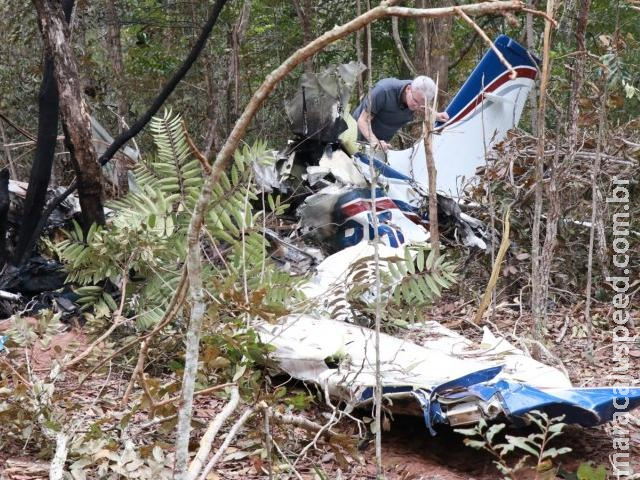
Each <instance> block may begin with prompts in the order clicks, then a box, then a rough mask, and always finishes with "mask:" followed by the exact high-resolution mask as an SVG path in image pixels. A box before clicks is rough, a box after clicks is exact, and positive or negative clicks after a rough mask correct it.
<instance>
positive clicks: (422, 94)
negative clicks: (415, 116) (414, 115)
mask: <svg viewBox="0 0 640 480" xmlns="http://www.w3.org/2000/svg"><path fill="white" fill-rule="evenodd" d="M435 94H436V84H435V82H434V81H433V80H431V79H430V78H429V77H425V76H424V75H420V76H419V77H416V78H414V79H413V81H412V82H411V83H410V84H409V85H407V88H406V89H405V103H406V104H407V107H409V110H411V111H412V112H415V111H416V110H419V109H423V108H424V106H425V102H426V104H427V105H430V104H431V102H432V101H433V97H434V96H435Z"/></svg>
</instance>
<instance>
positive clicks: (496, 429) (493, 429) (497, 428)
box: [485, 423, 505, 443]
mask: <svg viewBox="0 0 640 480" xmlns="http://www.w3.org/2000/svg"><path fill="white" fill-rule="evenodd" d="M504 428H505V424H504V423H497V424H495V425H491V426H490V427H489V428H488V429H487V433H486V434H485V436H486V437H487V441H488V442H489V443H493V437H494V436H495V435H496V434H497V433H500V432H501V431H502V430H504Z"/></svg>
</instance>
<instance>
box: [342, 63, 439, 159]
mask: <svg viewBox="0 0 640 480" xmlns="http://www.w3.org/2000/svg"><path fill="white" fill-rule="evenodd" d="M435 92H436V85H435V83H434V82H433V80H431V79H430V78H429V77H425V76H419V77H416V78H415V79H413V80H398V79H397V78H384V79H382V80H380V81H379V82H377V83H376V84H375V85H374V87H373V89H372V90H371V95H370V98H371V108H369V96H367V97H365V98H364V99H363V100H362V102H361V103H360V105H358V108H356V109H355V110H354V111H353V114H352V115H353V117H354V118H355V119H356V121H357V123H358V140H363V141H368V142H370V143H371V144H372V145H374V146H379V147H381V148H382V149H383V150H385V151H386V150H387V149H388V148H389V143H388V142H390V141H391V138H392V137H393V136H394V135H395V133H396V132H397V131H398V130H400V129H401V128H402V127H404V126H405V125H406V124H407V123H409V122H410V121H411V120H413V113H414V112H415V111H417V110H420V109H424V108H425V105H426V106H427V107H428V106H430V105H431V103H432V102H433V97H434V95H435ZM436 119H437V120H438V121H441V122H445V121H447V120H448V119H449V116H448V115H447V113H446V112H439V113H437V114H436Z"/></svg>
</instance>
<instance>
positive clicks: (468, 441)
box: [464, 438, 487, 450]
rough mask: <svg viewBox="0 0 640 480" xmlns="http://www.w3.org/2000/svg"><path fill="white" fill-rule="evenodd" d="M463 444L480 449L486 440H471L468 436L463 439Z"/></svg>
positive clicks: (485, 444) (485, 443) (484, 445)
mask: <svg viewBox="0 0 640 480" xmlns="http://www.w3.org/2000/svg"><path fill="white" fill-rule="evenodd" d="M464 444H465V445H466V446H467V447H471V448H475V449H478V450H480V449H482V448H484V447H486V446H487V442H485V441H484V440H472V439H470V438H465V439H464Z"/></svg>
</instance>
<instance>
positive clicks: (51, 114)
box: [12, 0, 74, 265]
mask: <svg viewBox="0 0 640 480" xmlns="http://www.w3.org/2000/svg"><path fill="white" fill-rule="evenodd" d="M73 3H74V0H65V2H64V3H63V5H62V8H63V10H64V16H65V20H66V21H67V22H69V19H70V18H71V11H72V10H73ZM53 63H54V62H53V58H52V57H51V55H50V54H49V53H45V56H44V68H43V69H42V72H43V73H42V82H41V83H40V94H39V95H38V138H37V140H36V151H35V155H34V157H33V164H32V165H31V173H30V175H29V187H28V188H27V196H26V198H25V201H24V208H23V212H22V222H21V225H20V231H19V233H18V243H17V244H16V250H15V252H14V255H13V260H12V262H13V263H14V264H16V265H19V264H21V263H22V262H24V261H25V260H27V258H28V257H29V256H30V255H31V250H32V249H33V247H34V242H33V241H32V240H31V239H32V237H33V233H34V231H35V230H36V228H37V226H38V222H39V221H40V217H41V216H42V211H43V209H44V205H45V202H46V196H47V189H48V187H49V181H50V180H51V170H52V168H53V159H54V153H55V149H56V137H57V135H58V88H57V87H56V81H55V78H54V69H53Z"/></svg>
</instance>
